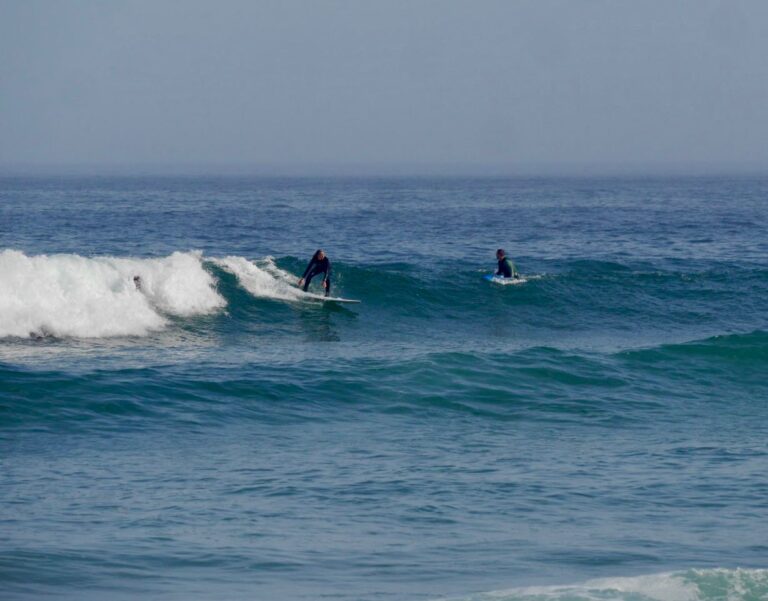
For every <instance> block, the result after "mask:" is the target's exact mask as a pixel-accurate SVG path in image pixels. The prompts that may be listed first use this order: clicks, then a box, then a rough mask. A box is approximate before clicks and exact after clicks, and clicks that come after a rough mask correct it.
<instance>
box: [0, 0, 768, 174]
mask: <svg viewBox="0 0 768 601" xmlns="http://www.w3.org/2000/svg"><path fill="white" fill-rule="evenodd" d="M19 165H20V166H28V167H29V166H31V167H34V166H52V165H53V166H56V165H89V166H98V167H107V168H109V167H128V168H130V167H131V166H150V167H157V168H162V167H163V166H170V165H176V166H179V165H182V166H183V165H190V166H198V167H199V166H203V167H205V168H208V169H213V170H215V169H216V168H226V167H227V166H242V167H244V168H246V169H248V168H254V169H262V170H263V169H267V170H269V169H276V170H281V169H284V170H289V171H290V170H293V171H299V172H300V171H301V170H302V169H305V170H308V171H311V170H312V169H317V168H320V169H326V168H327V169H329V170H331V171H333V170H339V171H343V170H345V169H350V170H355V169H360V168H371V169H373V170H376V169H382V170H384V171H386V170H387V169H403V170H406V171H414V172H418V171H419V170H424V171H429V170H432V169H438V170H439V169H443V170H449V171H450V170H453V169H455V170H457V171H461V170H468V171H471V170H475V169H477V170H483V169H490V170H499V171H509V172H525V171H526V170H531V171H535V170H540V169H544V170H546V169H551V170H555V171H556V170H558V169H566V170H567V169H571V168H576V169H579V168H582V167H584V168H587V169H592V170H597V171H600V170H612V169H615V168H620V169H623V168H629V169H633V168H637V169H641V170H643V169H647V168H649V167H650V168H652V169H653V168H658V169H661V170H664V169H667V168H669V169H676V168H683V169H686V168H689V167H702V166H703V167H704V168H705V169H706V168H710V167H712V168H718V169H721V170H722V169H726V170H727V169H731V168H732V169H736V170H743V169H755V170H763V171H768V2H767V1H765V0H755V1H738V0H727V1H716V0H681V1H674V0H660V1H651V0H645V1H620V0H571V1H555V0H552V1H548V0H531V1H523V0H517V1H516V0H502V1H493V0H474V1H466V2H457V1H451V0H433V1H430V0H409V1H398V0H381V1H377V2H374V1H366V0H356V1H352V0H350V1H323V0H307V1H303V2H299V1H286V0H279V1H278V0H275V1H259V0H242V1H240V0H230V1H226V0H225V1H222V0H216V1H213V0H211V1H208V2H202V1H196V0H183V1H182V0H178V1H170V0H167V1H163V0H147V1H143V0H141V1H123V2H119V1H116V0H115V1H67V0H49V1H35V0H0V167H2V168H5V169H9V168H11V169H12V168H14V166H19Z"/></svg>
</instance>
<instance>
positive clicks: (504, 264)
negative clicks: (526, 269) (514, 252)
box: [494, 248, 520, 280]
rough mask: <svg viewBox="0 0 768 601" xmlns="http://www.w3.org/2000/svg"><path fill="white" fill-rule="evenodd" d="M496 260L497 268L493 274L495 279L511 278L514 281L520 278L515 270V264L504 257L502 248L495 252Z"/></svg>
mask: <svg viewBox="0 0 768 601" xmlns="http://www.w3.org/2000/svg"><path fill="white" fill-rule="evenodd" d="M496 258H497V259H498V260H499V268H498V269H497V270H496V273H495V274H494V275H495V276H496V277H502V278H513V279H515V280H516V279H518V278H519V277H520V274H519V273H517V269H515V264H514V263H513V262H512V259H510V258H509V257H507V256H506V253H505V252H504V249H503V248H500V249H499V250H497V251H496Z"/></svg>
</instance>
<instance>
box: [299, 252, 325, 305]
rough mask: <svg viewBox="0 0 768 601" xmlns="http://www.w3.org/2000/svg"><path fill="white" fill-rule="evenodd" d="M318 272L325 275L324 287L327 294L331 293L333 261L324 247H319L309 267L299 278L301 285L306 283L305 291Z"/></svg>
mask: <svg viewBox="0 0 768 601" xmlns="http://www.w3.org/2000/svg"><path fill="white" fill-rule="evenodd" d="M318 273H322V274H323V275H324V277H323V287H324V288H325V296H328V295H329V294H330V293H331V262H330V261H329V260H328V257H326V256H325V253H324V252H323V249H322V248H318V249H317V251H315V254H314V255H312V259H310V261H309V264H308V265H307V268H306V269H305V270H304V275H303V276H301V279H299V286H301V285H302V284H303V285H304V292H306V291H307V288H309V283H310V282H311V281H312V278H313V277H315V276H316V275H317V274H318Z"/></svg>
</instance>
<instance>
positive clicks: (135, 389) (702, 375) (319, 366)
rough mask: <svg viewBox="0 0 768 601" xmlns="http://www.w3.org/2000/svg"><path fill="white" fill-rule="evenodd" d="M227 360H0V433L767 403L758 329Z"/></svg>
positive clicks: (663, 413)
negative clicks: (576, 343)
mask: <svg viewBox="0 0 768 601" xmlns="http://www.w3.org/2000/svg"><path fill="white" fill-rule="evenodd" d="M240 355H242V356H241V361H240V362H239V363H238V364H237V365H226V364H217V363H215V362H210V361H209V360H208V359H206V358H205V355H202V356H201V357H198V358H197V359H195V360H191V361H179V362H176V363H172V364H160V365H156V366H147V367H137V368H130V369H129V368H122V369H108V368H106V369H105V368H96V369H88V370H79V371H78V370H73V369H62V370H50V369H42V370H41V369H39V368H35V367H23V366H18V365H13V364H2V363H0V399H2V401H1V402H0V424H1V425H2V426H3V427H4V428H22V429H25V428H27V427H33V428H34V427H43V428H50V429H54V430H55V429H57V428H72V427H74V428H91V427H95V428H102V427H105V428H113V427H114V428H118V429H119V428H126V427H129V425H130V424H131V423H137V424H138V423H143V426H144V427H149V426H152V425H154V426H155V427H159V428H161V429H162V428H166V427H171V425H172V424H181V425H182V426H183V425H184V424H187V425H189V424H193V425H194V424H205V426H206V427H214V426H217V425H221V424H226V423H235V422H238V421H241V420H249V419H256V420H263V419H270V420H277V421H281V420H282V421H316V420H325V419H330V418H331V417H330V416H333V418H332V419H334V420H342V421H343V420H345V419H349V418H351V417H352V416H353V415H354V414H356V413H357V412H364V413H369V412H375V413H383V414H401V415H411V416H414V417H419V418H424V417H428V416H429V415H440V414H455V415H462V414H464V415H467V416H474V417H479V418H482V419H489V420H496V421H522V422H528V421H533V422H542V421H543V422H550V423H553V424H554V423H562V424H565V423H568V422H574V423H579V424H581V425H583V426H588V425H592V426H600V427H612V426H617V425H621V424H624V425H632V424H647V423H649V422H651V421H652V420H663V419H669V418H671V417H672V418H673V419H677V418H678V417H680V416H685V415H695V414H696V413H697V412H702V413H706V412H707V411H711V410H713V405H715V406H716V405H721V406H722V407H723V408H724V409H727V410H736V409H739V408H741V409H739V410H746V409H747V408H748V407H752V409H751V410H752V411H759V410H761V409H760V407H761V405H759V404H758V405H755V402H758V403H759V400H760V398H761V396H764V395H766V394H768V383H766V381H765V378H764V374H765V372H766V371H767V370H768V333H766V332H763V331H756V332H752V333H750V334H745V335H731V336H716V337H713V338H710V339H706V340H702V341H693V342H689V343H684V344H676V345H661V346H658V347H655V348H648V349H642V350H637V351H629V352H627V351H621V352H617V353H610V354H604V353H589V354H585V353H575V352H571V351H567V350H561V349H556V348H550V347H534V348H525V349H521V350H519V351H515V352H507V353H496V352H460V351H456V352H439V353H428V352H427V353H414V354H408V355H402V356H400V357H388V358H384V357H360V358H341V357H338V356H336V357H317V358H315V359H313V360H311V361H306V360H304V359H303V358H301V357H300V358H295V359H292V360H290V359H278V360H275V361H260V360H257V361H253V360H249V359H247V355H246V353H245V352H242V353H240ZM302 357H303V356H302ZM724 390H727V391H728V394H727V397H725V398H724V397H723V394H722V391H724Z"/></svg>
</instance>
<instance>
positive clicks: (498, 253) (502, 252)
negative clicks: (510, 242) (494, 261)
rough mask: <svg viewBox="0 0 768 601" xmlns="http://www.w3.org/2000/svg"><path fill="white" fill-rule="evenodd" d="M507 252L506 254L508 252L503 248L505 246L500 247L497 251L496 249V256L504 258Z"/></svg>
mask: <svg viewBox="0 0 768 601" xmlns="http://www.w3.org/2000/svg"><path fill="white" fill-rule="evenodd" d="M505 254H506V253H505V252H504V249H503V248H500V249H499V250H497V251H496V256H497V257H498V258H499V259H503V258H504V256H505Z"/></svg>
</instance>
